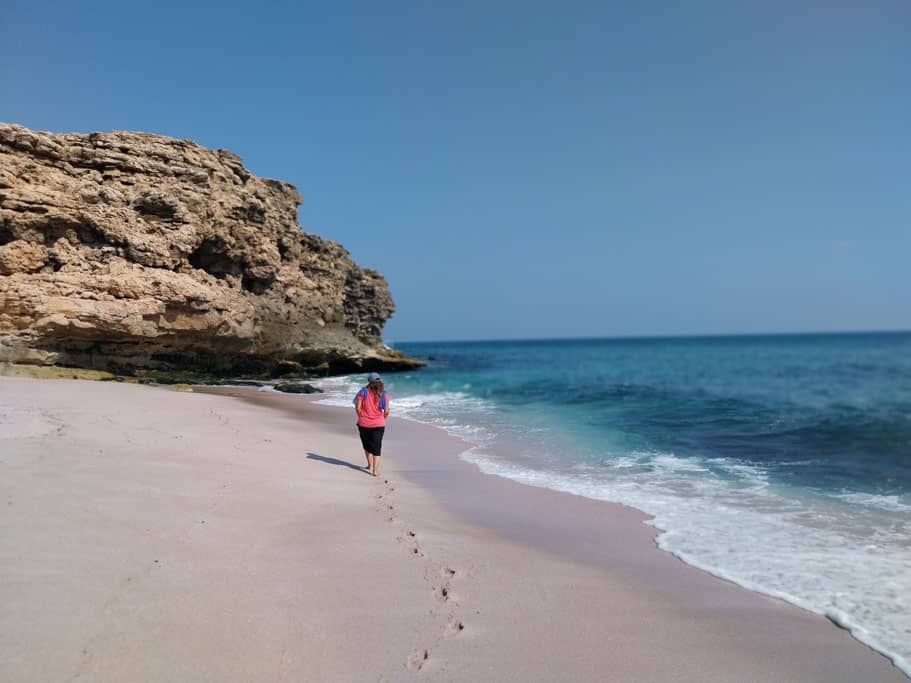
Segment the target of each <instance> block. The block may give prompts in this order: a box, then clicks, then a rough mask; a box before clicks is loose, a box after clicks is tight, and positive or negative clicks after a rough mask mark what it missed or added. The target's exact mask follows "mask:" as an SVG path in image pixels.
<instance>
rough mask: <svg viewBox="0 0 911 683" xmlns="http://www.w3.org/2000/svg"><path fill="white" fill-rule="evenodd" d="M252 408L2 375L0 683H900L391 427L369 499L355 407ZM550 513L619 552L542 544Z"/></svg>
mask: <svg viewBox="0 0 911 683" xmlns="http://www.w3.org/2000/svg"><path fill="white" fill-rule="evenodd" d="M246 395H247V396H252V397H253V399H254V400H256V399H257V398H259V399H264V400H260V401H259V403H261V405H256V404H254V403H253V402H251V401H250V400H244V401H242V400H238V399H237V398H232V397H229V396H220V395H210V394H204V393H200V392H194V393H183V392H176V391H171V390H169V389H159V388H151V387H143V386H136V385H124V384H115V383H95V382H79V381H37V380H25V379H9V378H2V379H0V468H2V473H3V474H2V477H0V506H2V508H0V509H2V511H3V512H2V515H0V601H2V604H3V605H4V608H3V610H2V611H0V679H2V680H15V681H21V682H29V681H47V680H68V681H79V680H85V681H124V680H143V681H179V680H193V681H250V680H262V681H283V680H286V681H292V680H293V681H398V680H411V679H419V678H422V679H425V680H440V681H449V680H452V681H554V680H567V681H570V680H571V681H582V680H586V681H603V680H616V681H658V680H674V681H770V682H771V681H904V680H906V679H905V678H904V677H903V676H902V675H901V673H900V672H898V671H897V670H896V669H895V668H894V667H892V666H891V664H890V663H889V662H888V661H887V660H886V659H885V658H883V657H881V656H880V655H878V654H876V653H874V652H872V651H871V650H869V649H868V648H866V647H864V646H863V645H861V644H859V643H857V642H856V641H854V640H853V639H852V638H850V636H849V635H848V634H847V633H845V632H844V631H841V630H839V629H837V628H835V627H834V626H832V625H831V624H829V623H828V622H826V621H825V620H824V619H822V618H819V617H817V616H815V615H811V614H808V613H804V612H802V611H801V610H798V609H796V608H793V607H791V606H788V605H785V604H784V603H780V602H778V601H775V600H770V599H767V598H763V597H761V596H756V595H754V594H751V593H749V592H747V591H744V590H742V589H739V588H737V587H735V586H733V585H731V584H727V583H725V582H723V581H719V580H717V579H714V578H712V577H709V576H708V575H705V574H703V573H702V572H698V571H697V570H694V569H692V568H689V567H686V566H685V565H683V564H682V563H680V562H678V561H676V560H674V559H673V558H671V557H670V556H667V555H666V554H664V553H661V552H660V551H658V550H656V549H654V547H653V546H652V545H650V536H649V534H650V533H651V532H650V531H648V530H643V529H641V528H640V527H641V526H642V524H641V522H642V519H643V517H642V515H639V514H638V513H635V511H631V510H629V509H626V508H620V507H617V506H610V505H605V504H602V503H595V502H594V501H584V502H582V503H578V501H573V500H572V499H573V497H571V496H563V495H562V494H553V493H552V492H542V491H537V490H533V489H527V487H521V486H519V485H517V484H514V483H512V482H505V481H503V482H501V481H500V480H496V479H495V478H493V477H485V476H484V475H481V474H477V473H472V476H475V477H477V478H476V479H473V480H470V481H469V480H466V479H464V477H467V476H469V475H468V474H467V472H469V471H470V467H469V466H468V465H464V467H465V468H467V469H465V470H463V469H461V466H460V468H457V469H448V468H449V467H450V466H451V465H452V464H453V463H457V462H458V461H457V458H456V456H457V454H458V452H459V448H460V444H459V443H458V442H457V441H456V440H454V439H451V438H449V437H447V436H445V435H443V434H442V433H439V432H437V431H436V430H433V429H431V428H427V427H423V426H420V425H413V424H407V423H402V422H394V423H393V425H392V429H391V430H390V432H391V434H390V439H389V443H388V449H389V451H388V455H385V456H384V459H383V465H382V467H383V471H382V473H381V474H385V475H386V476H381V477H380V478H379V479H374V478H372V477H370V476H369V475H368V474H367V473H366V472H365V471H364V470H363V469H361V468H360V467H359V465H360V464H361V460H362V459H363V455H362V454H361V453H360V452H359V444H358V441H357V439H356V435H355V433H354V431H353V427H352V423H353V416H352V415H351V414H349V412H348V411H343V410H339V409H330V408H325V407H320V406H315V405H312V403H311V401H310V400H309V399H306V398H302V397H297V396H275V395H269V396H266V395H265V394H260V395H259V396H256V395H255V394H251V393H250V392H247V394H246ZM276 402H280V403H279V404H276ZM276 407H279V408H282V409H281V410H276V409H275V408H276ZM441 477H456V478H462V479H461V481H462V484H463V488H462V489H461V491H462V493H461V494H460V499H461V501H462V503H461V504H462V505H463V508H464V509H465V510H467V509H470V508H472V507H476V508H477V509H478V510H482V509H485V508H484V505H483V504H482V502H483V501H482V500H481V498H482V497H483V498H485V499H488V498H490V497H494V498H500V499H501V502H502V501H508V503H509V506H510V509H511V511H512V512H511V514H510V515H509V519H508V520H506V521H504V522H502V527H501V528H497V525H495V524H485V523H484V520H483V519H481V517H483V515H481V516H480V517H479V518H478V519H472V517H471V515H470V514H467V512H465V510H463V511H462V512H460V511H459V510H458V509H457V506H453V505H447V504H443V503H442V502H440V495H437V496H436V497H434V496H432V495H431V493H430V492H432V491H433V490H434V485H433V482H434V481H438V480H439V479H440V478H441ZM421 480H424V481H425V482H427V483H428V485H427V486H421V485H418V484H417V483H415V482H420V481H421ZM466 481H467V482H468V484H467V486H468V487H469V488H464V486H465V485H466V484H465V482H466ZM487 481H492V482H496V485H495V486H496V487H500V486H507V487H511V488H509V489H508V490H507V489H502V488H494V489H490V488H489V486H490V485H491V484H481V483H480V482H487ZM471 482H474V483H473V484H472V483H471ZM515 487H518V488H515ZM436 488H438V489H439V488H441V487H440V486H437V487H436ZM447 490H449V491H452V490H454V489H451V488H450V489H447ZM466 491H469V492H470V491H474V493H473V494H471V493H466ZM516 491H523V493H520V494H517V493H516ZM449 495H452V494H451V493H450V494H449ZM471 495H475V496H477V499H476V500H475V501H474V502H475V503H477V505H476V506H475V505H473V504H472V500H471ZM567 499H570V502H569V503H567V502H566V501H567ZM577 503H578V504H577ZM579 505H582V506H585V507H579ZM488 509H489V508H488ZM548 511H553V514H550V515H548V516H549V517H551V518H553V519H554V520H555V521H554V522H553V524H557V523H558V522H559V521H560V520H559V519H558V518H561V516H562V520H563V522H566V523H569V522H571V521H572V518H573V515H578V516H579V517H580V518H582V517H590V516H591V515H592V514H593V513H594V514H597V515H601V516H602V517H601V518H600V522H601V523H602V524H603V527H604V528H605V529H606V530H609V532H610V533H611V535H612V538H613V539H614V542H615V543H616V544H617V545H618V546H621V545H622V546H627V545H628V546H629V547H630V548H632V549H633V550H631V551H629V552H626V551H624V552H619V551H618V553H617V554H615V555H613V557H615V560H613V561H614V562H615V564H614V565H611V564H610V563H611V561H612V560H611V559H610V558H611V555H606V556H605V555H601V554H599V553H596V552H594V551H593V552H592V554H591V556H590V557H587V556H586V555H585V553H584V552H583V553H581V554H578V553H573V552H568V553H565V552H562V551H561V548H560V542H561V541H560V539H559V538H556V537H552V538H550V539H546V538H545V539H540V542H538V540H536V538H535V536H536V534H538V533H539V529H540V528H539V527H538V526H536V523H535V516H536V514H535V513H536V512H538V513H547V512H548ZM523 520H524V521H523ZM550 529H551V530H550V531H549V532H546V529H545V532H546V533H550V534H553V535H557V534H559V525H557V526H552V527H550ZM627 541H628V543H627ZM564 542H566V543H570V544H571V545H574V546H575V545H579V543H580V542H581V541H579V539H575V540H574V539H572V538H570V539H568V540H566V541H564ZM650 558H651V559H650ZM656 558H661V559H656ZM662 563H666V564H662ZM669 577H670V578H669ZM713 587H714V588H713Z"/></svg>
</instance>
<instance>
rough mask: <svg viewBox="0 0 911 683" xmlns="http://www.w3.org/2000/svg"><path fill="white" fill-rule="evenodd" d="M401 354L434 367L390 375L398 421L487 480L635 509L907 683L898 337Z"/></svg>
mask: <svg viewBox="0 0 911 683" xmlns="http://www.w3.org/2000/svg"><path fill="white" fill-rule="evenodd" d="M395 348H396V349H398V350H401V351H404V352H405V353H407V354H409V355H411V356H415V357H418V358H421V359H424V360H427V362H428V365H427V367H426V368H424V369H421V370H418V371H414V372H406V373H399V374H389V375H386V376H385V377H384V379H385V381H386V388H387V390H388V391H389V392H390V396H391V399H392V406H393V411H394V414H395V415H397V416H400V417H404V418H407V419H411V420H417V421H420V422H425V423H430V424H434V425H438V426H440V427H442V428H443V429H445V430H447V431H448V432H450V433H451V434H454V435H456V436H459V437H461V438H462V439H464V440H465V441H466V442H467V444H468V445H467V446H466V450H465V452H464V453H463V454H462V456H461V457H462V458H463V459H465V460H467V461H469V462H472V463H474V464H475V465H476V466H477V467H478V468H479V469H480V470H481V471H482V472H485V473H487V474H491V475H496V476H500V477H506V478H509V479H514V480H516V481H519V482H522V483H523V484H528V485H531V486H538V487H542V488H549V489H554V490H557V491H565V492H568V493H571V494H575V495H578V496H585V497H588V498H594V499H598V500H608V501H615V502H618V503H624V504H626V505H629V506H632V507H635V508H638V509H640V510H642V511H643V512H646V513H648V514H649V515H651V516H652V517H653V519H652V521H651V522H650V523H651V524H653V525H654V526H655V527H657V529H658V530H660V533H659V535H658V539H657V542H658V545H659V547H661V548H662V549H664V550H666V551H668V552H671V553H673V554H674V555H676V556H678V557H679V558H681V559H682V560H684V561H685V562H687V563H689V564H691V565H694V566H696V567H699V568H701V569H704V570H706V571H708V572H710V573H712V574H715V575H717V576H719V577H722V578H724V579H727V580H730V581H733V582H735V583H737V584H740V585H741V586H744V587H746V588H748V589H750V590H753V591H757V592H760V593H764V594H767V595H770V596H775V597H778V598H781V599H783V600H786V601H788V602H791V603H793V604H795V605H799V606H800V607H802V608H805V609H807V610H811V611H813V612H817V613H819V614H822V615H825V616H826V617H828V618H829V619H831V620H832V621H833V622H835V623H837V624H838V625H840V626H842V627H844V628H846V629H849V630H850V632H851V633H852V634H853V635H854V636H855V637H856V638H857V639H858V640H860V641H862V642H864V643H866V644H868V645H869V646H871V647H872V648H874V649H876V650H878V651H880V652H882V653H883V654H885V655H886V656H888V657H890V658H891V659H892V661H893V662H894V663H895V664H896V666H898V667H899V668H900V669H901V670H902V671H904V672H905V673H906V674H908V675H909V676H911V333H905V332H896V333H863V334H807V335H796V334H795V335H762V336H717V337H683V338H641V339H566V340H540V341H534V340H530V341H483V342H480V341H479V342H434V343H429V342H422V343H397V344H395ZM363 383H364V378H363V377H362V376H357V375H355V376H349V377H344V378H333V379H331V380H326V381H324V382H323V385H324V388H325V389H326V390H327V392H328V393H327V396H326V398H325V399H323V400H324V401H325V402H327V403H330V404H337V405H345V406H350V405H351V398H352V396H353V395H354V393H355V391H356V389H357V388H358V387H359V386H361V385H362V384H363Z"/></svg>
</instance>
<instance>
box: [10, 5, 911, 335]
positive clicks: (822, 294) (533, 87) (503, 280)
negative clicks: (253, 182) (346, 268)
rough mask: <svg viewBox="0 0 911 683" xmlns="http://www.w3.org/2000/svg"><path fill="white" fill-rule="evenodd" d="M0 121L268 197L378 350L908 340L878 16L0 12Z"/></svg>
mask: <svg viewBox="0 0 911 683" xmlns="http://www.w3.org/2000/svg"><path fill="white" fill-rule="evenodd" d="M0 120H3V121H8V122H16V123H21V124H23V125H26V126H29V127H31V128H35V129H41V130H52V131H60V132H63V131H83V132H88V131H94V130H112V129H126V130H144V131H151V132H156V133H162V134H165V135H171V136H175V137H178V138H191V139H193V140H196V141H198V142H199V143H201V144H203V145H206V146H209V147H216V148H217V147H224V148H227V149H230V150H232V151H234V152H236V153H238V154H239V155H241V156H242V157H243V159H244V161H245V162H246V164H247V166H248V167H249V168H250V169H251V170H252V171H253V172H254V173H257V174H258V175H261V176H266V177H273V178H280V179H282V180H286V181H289V182H292V183H294V184H295V185H297V186H298V187H299V188H300V190H301V192H302V193H303V195H304V197H305V203H304V205H303V206H302V207H301V211H300V219H301V224H302V226H303V228H304V229H305V230H307V231H309V232H315V233H318V234H320V235H323V236H325V237H328V238H330V239H334V240H337V241H339V242H341V243H342V244H343V245H345V246H346V247H347V248H348V249H349V250H350V251H351V252H352V255H353V256H354V258H355V259H356V260H357V261H358V262H359V263H361V264H362V265H365V266H369V267H373V268H377V269H379V270H380V271H382V272H383V273H384V274H385V275H386V277H387V278H388V280H389V283H390V285H391V287H392V292H393V296H394V298H395V300H396V302H397V305H398V313H397V315H396V316H395V318H393V320H392V321H390V323H389V324H388V326H387V328H386V338H387V339H388V340H391V341H393V342H395V341H406V340H419V339H473V338H509V337H561V336H614V335H653V334H696V333H737V332H766V331H814V330H863V329H909V328H911V3H909V2H907V1H906V0H895V1H894V2H877V1H876V0H870V1H867V2H857V1H856V0H786V1H777V0H770V1H765V2H755V1H754V2H739V1H737V0H733V1H732V0H717V1H702V2H700V1H698V0H693V2H686V3H682V2H675V3H660V2H659V3H644V2H622V3H621V2H586V3H580V2H572V1H565V0H564V1H562V2H554V3H537V2H524V1H521V2H505V1H504V2H496V1H479V2H393V1H390V2H363V3H352V4H349V3H344V2H331V3H329V2H327V3H320V4H317V3H308V2H284V3H277V2H267V1H259V2H244V3H236V2H230V1H228V2H192V1H188V0H184V1H183V2H170V1H158V2H154V3H152V2H146V3H130V2H124V1H119V2H91V1H86V2H57V3H48V2H42V1H41V0H27V1H23V0H4V1H3V9H2V12H0Z"/></svg>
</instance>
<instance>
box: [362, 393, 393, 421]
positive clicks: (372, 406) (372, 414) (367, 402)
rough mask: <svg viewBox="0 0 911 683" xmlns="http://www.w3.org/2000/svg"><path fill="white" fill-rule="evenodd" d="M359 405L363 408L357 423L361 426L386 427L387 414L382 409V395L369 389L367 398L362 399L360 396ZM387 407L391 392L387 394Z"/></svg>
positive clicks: (387, 406)
mask: <svg viewBox="0 0 911 683" xmlns="http://www.w3.org/2000/svg"><path fill="white" fill-rule="evenodd" d="M357 402H358V405H359V406H360V408H361V415H360V417H358V418H357V423H358V424H359V425H360V426H361V427H385V426H386V415H385V414H384V411H382V410H380V397H379V396H377V395H376V394H375V393H374V392H372V391H370V390H369V389H368V390H367V398H366V399H362V398H361V397H360V396H358V399H357ZM386 408H387V409H388V408H389V394H386Z"/></svg>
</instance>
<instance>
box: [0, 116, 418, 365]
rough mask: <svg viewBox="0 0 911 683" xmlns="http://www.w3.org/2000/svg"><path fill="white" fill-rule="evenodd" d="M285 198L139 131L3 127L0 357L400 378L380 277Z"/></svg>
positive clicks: (241, 172)
mask: <svg viewBox="0 0 911 683" xmlns="http://www.w3.org/2000/svg"><path fill="white" fill-rule="evenodd" d="M301 202H302V199H301V196H300V194H299V193H298V191H297V189H296V188H295V187H294V186H292V185H289V184H287V183H283V182H279V181H276V180H267V179H261V178H257V177H256V176H254V175H252V174H251V173H250V172H249V171H247V170H246V169H245V168H244V166H243V163H242V162H241V160H240V158H238V157H237V156H235V155H234V154H232V153H230V152H227V151H225V150H218V151H213V150H210V149H206V148H204V147H201V146H199V145H197V144H195V143H193V142H190V141H185V140H174V139H171V138H166V137H160V136H157V135H149V134H144V133H120V132H118V133H107V134H101V133H94V134H91V135H55V134H50V133H38V132H33V131H30V130H28V129H26V128H22V127H20V126H11V125H2V124H0V361H11V362H20V363H23V362H24V363H40V364H60V365H70V366H77V367H90V368H97V369H106V370H113V371H121V372H123V371H126V372H130V371H133V370H135V369H137V368H158V369H180V370H198V371H206V372H213V373H221V374H247V373H258V374H266V373H274V372H275V370H276V368H278V367H285V368H289V367H290V368H297V367H298V366H297V365H295V364H300V367H301V368H302V369H303V370H308V371H310V372H322V373H327V372H331V373H340V372H354V371H359V370H373V369H402V368H407V367H414V366H415V365H417V364H418V363H416V362H415V361H412V360H410V359H407V358H404V357H402V356H400V355H399V354H395V353H394V352H388V351H386V350H385V349H384V348H383V346H382V340H381V332H382V329H383V325H384V323H385V322H386V320H387V319H388V318H389V317H390V316H391V315H392V312H393V310H394V307H393V302H392V298H391V297H390V295H389V289H388V287H387V285H386V281H385V279H384V278H383V277H382V275H380V274H379V273H377V272H376V271H374V270H369V269H366V268H361V267H359V266H358V265H357V264H355V263H354V262H353V261H352V260H351V258H350V256H349V254H348V252H347V251H345V249H344V248H342V246H341V245H339V244H337V243H335V242H331V241H328V240H325V239H322V238H321V237H317V236H316V235H311V234H307V233H304V232H302V231H301V229H300V226H299V225H298V222H297V207H298V205H299V204H300V203H301Z"/></svg>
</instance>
